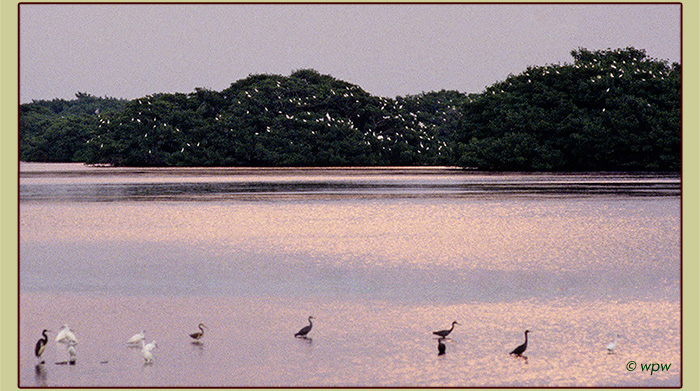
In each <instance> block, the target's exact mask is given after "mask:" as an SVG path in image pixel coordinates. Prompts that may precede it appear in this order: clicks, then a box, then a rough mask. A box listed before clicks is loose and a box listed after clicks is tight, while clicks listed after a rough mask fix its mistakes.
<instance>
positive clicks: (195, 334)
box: [190, 323, 208, 341]
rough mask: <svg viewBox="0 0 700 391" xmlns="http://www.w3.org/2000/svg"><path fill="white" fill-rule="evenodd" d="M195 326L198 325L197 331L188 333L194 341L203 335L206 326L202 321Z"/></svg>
mask: <svg viewBox="0 0 700 391" xmlns="http://www.w3.org/2000/svg"><path fill="white" fill-rule="evenodd" d="M197 327H199V331H197V332H195V333H192V334H190V337H192V338H193V339H194V340H195V341H199V340H200V339H201V338H202V337H203V336H204V329H206V328H208V327H207V326H205V325H204V323H200V324H199V325H198V326H197Z"/></svg>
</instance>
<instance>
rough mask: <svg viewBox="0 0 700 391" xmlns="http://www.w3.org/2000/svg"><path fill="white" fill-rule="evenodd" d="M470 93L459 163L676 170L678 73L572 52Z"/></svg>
mask: <svg viewBox="0 0 700 391" xmlns="http://www.w3.org/2000/svg"><path fill="white" fill-rule="evenodd" d="M572 55H573V57H574V63H573V64H568V65H550V66H542V67H532V68H528V69H527V70H526V71H525V72H524V73H522V74H520V75H518V76H511V77H509V78H507V79H506V80H505V81H503V82H500V83H496V84H494V85H493V86H491V87H489V88H487V89H486V91H484V93H482V94H479V95H476V96H472V97H471V100H470V102H469V104H467V105H466V106H465V110H464V115H463V117H462V121H461V123H460V129H462V133H461V136H462V137H461V139H460V140H458V141H459V142H458V147H457V149H458V151H459V153H458V156H459V163H460V164H461V165H463V166H475V167H479V168H482V169H495V170H679V169H680V152H681V151H680V136H681V131H680V129H681V126H680V85H681V84H680V66H679V65H678V64H673V66H668V65H667V64H666V63H664V62H661V61H656V60H652V59H649V58H648V57H647V56H646V55H645V53H644V51H640V50H636V49H632V48H628V49H625V50H615V51H611V50H607V51H599V52H589V51H586V50H578V51H574V52H572Z"/></svg>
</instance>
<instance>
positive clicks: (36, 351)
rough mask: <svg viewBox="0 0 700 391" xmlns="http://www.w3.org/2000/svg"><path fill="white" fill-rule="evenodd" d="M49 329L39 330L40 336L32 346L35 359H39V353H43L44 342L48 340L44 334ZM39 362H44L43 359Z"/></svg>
mask: <svg viewBox="0 0 700 391" xmlns="http://www.w3.org/2000/svg"><path fill="white" fill-rule="evenodd" d="M49 331H51V330H46V329H44V331H42V332H41V335H42V337H41V338H39V340H38V341H36V346H35V347H34V355H35V356H36V358H37V359H39V360H41V355H42V354H44V350H45V349H46V344H47V343H48V342H49V337H47V336H46V333H47V332H49ZM40 363H41V364H43V363H44V360H41V362H40Z"/></svg>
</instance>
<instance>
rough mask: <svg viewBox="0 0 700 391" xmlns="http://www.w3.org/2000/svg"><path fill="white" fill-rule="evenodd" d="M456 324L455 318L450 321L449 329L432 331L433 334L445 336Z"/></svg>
mask: <svg viewBox="0 0 700 391" xmlns="http://www.w3.org/2000/svg"><path fill="white" fill-rule="evenodd" d="M456 324H459V323H457V321H456V320H455V321H454V322H452V327H450V328H449V329H447V330H439V331H433V334H435V335H437V336H438V337H440V338H446V337H447V336H448V335H450V333H451V332H452V330H453V329H454V328H455V325H456Z"/></svg>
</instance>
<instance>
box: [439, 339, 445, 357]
mask: <svg viewBox="0 0 700 391" xmlns="http://www.w3.org/2000/svg"><path fill="white" fill-rule="evenodd" d="M443 340H444V338H440V339H438V356H442V355H443V354H445V344H444V343H443V342H442V341H443Z"/></svg>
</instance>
